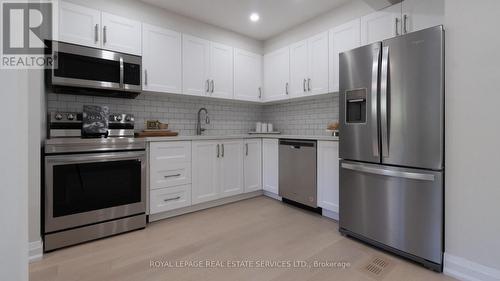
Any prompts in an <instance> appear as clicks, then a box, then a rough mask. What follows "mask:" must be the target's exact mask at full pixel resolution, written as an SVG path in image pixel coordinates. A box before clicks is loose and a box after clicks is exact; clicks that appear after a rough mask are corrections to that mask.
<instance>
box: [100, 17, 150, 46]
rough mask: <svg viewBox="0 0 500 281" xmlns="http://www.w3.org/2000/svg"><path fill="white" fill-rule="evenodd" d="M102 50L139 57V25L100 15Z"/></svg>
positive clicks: (140, 38)
mask: <svg viewBox="0 0 500 281" xmlns="http://www.w3.org/2000/svg"><path fill="white" fill-rule="evenodd" d="M101 23H102V48H103V49H106V50H111V51H116V52H121V53H127V54H134V55H141V54H142V44H141V42H142V34H141V33H142V28H141V23H140V22H138V21H135V20H131V19H128V18H125V17H120V16H116V15H112V14H108V13H105V12H102V13H101Z"/></svg>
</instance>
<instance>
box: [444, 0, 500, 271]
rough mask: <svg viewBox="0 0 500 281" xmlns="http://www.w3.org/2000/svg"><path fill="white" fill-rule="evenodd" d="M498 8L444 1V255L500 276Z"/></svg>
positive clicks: (493, 0) (488, 1)
mask: <svg viewBox="0 0 500 281" xmlns="http://www.w3.org/2000/svg"><path fill="white" fill-rule="evenodd" d="M499 11H500V1H498V0H482V1H470V0H446V5H445V13H446V23H445V29H446V192H445V195H446V202H445V204H446V221H445V228H446V229H445V231H446V234H445V235H446V237H445V241H446V253H447V254H451V255H453V256H458V257H462V258H465V259H467V260H469V261H472V262H475V263H479V264H482V265H485V266H488V267H492V268H496V269H500V181H499V177H498V175H499V174H500V125H499V122H500V117H499V112H500V81H499V79H500V36H499V33H498V27H499V26H500V17H499ZM498 278H500V277H498Z"/></svg>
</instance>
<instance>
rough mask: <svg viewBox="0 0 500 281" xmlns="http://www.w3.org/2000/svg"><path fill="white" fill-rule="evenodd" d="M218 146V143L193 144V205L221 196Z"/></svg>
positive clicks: (202, 142) (196, 142)
mask: <svg viewBox="0 0 500 281" xmlns="http://www.w3.org/2000/svg"><path fill="white" fill-rule="evenodd" d="M217 145H218V143H217V142H214V141H193V143H192V148H193V152H192V155H193V161H192V175H191V176H192V192H191V197H192V202H193V204H198V203H202V202H207V201H212V200H215V199H218V198H219V196H220V188H219V171H220V153H219V157H218V154H217V152H218V149H217ZM219 147H220V145H219Z"/></svg>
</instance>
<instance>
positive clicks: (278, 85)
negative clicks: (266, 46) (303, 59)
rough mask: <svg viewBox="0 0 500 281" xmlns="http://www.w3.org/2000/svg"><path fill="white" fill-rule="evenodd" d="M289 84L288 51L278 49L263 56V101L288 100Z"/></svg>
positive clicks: (286, 49)
mask: <svg viewBox="0 0 500 281" xmlns="http://www.w3.org/2000/svg"><path fill="white" fill-rule="evenodd" d="M289 83H290V49H289V48H288V47H286V48H283V49H279V50H277V51H274V52H272V53H269V54H267V55H265V56H264V100H265V101H277V100H284V99H287V98H288V94H289Z"/></svg>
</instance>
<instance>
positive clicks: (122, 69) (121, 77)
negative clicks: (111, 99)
mask: <svg viewBox="0 0 500 281" xmlns="http://www.w3.org/2000/svg"><path fill="white" fill-rule="evenodd" d="M123 75H124V65H123V58H122V57H120V88H122V89H123V80H124V79H123Z"/></svg>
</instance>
